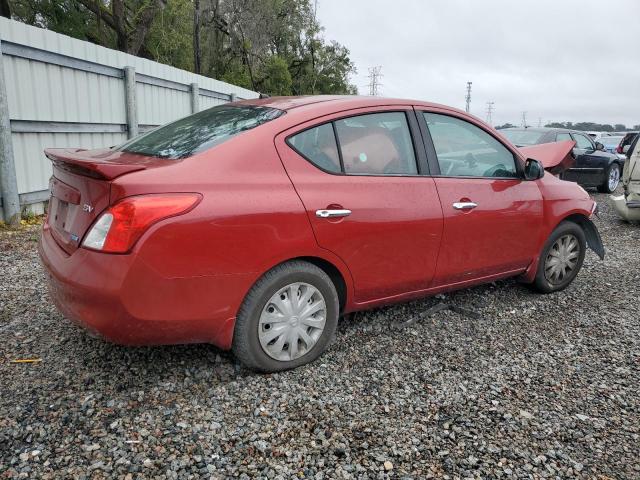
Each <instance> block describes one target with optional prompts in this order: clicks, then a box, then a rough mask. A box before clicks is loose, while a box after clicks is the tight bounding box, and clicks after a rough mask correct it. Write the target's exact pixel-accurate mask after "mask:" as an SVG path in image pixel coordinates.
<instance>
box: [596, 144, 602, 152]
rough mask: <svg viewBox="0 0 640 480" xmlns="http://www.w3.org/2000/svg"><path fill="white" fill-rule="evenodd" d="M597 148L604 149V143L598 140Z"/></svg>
mask: <svg viewBox="0 0 640 480" xmlns="http://www.w3.org/2000/svg"><path fill="white" fill-rule="evenodd" d="M596 150H600V151H601V152H603V151H604V145H603V144H602V143H600V142H596Z"/></svg>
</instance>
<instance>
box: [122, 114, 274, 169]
mask: <svg viewBox="0 0 640 480" xmlns="http://www.w3.org/2000/svg"><path fill="white" fill-rule="evenodd" d="M283 114H284V112H283V111H282V110H277V109H275V108H266V107H254V106H246V105H245V106H238V105H234V106H231V105H220V106H218V107H213V108H209V109H207V110H203V111H201V112H198V113H195V114H193V115H189V116H188V117H185V118H181V119H180V120H176V121H175V122H172V123H169V124H167V125H164V126H162V127H159V128H156V129H154V130H151V131H150V132H148V133H146V134H144V135H141V136H139V137H136V138H134V139H132V140H129V141H128V142H126V143H124V144H122V145H120V146H119V147H116V148H115V149H116V150H120V151H123V152H130V153H138V154H140V155H149V156H153V157H161V158H170V159H181V158H185V157H189V156H191V155H195V154H196V153H200V152H202V151H204V150H207V149H209V148H212V147H215V146H216V145H219V144H220V143H222V142H224V141H226V140H229V139H230V138H231V137H233V136H235V135H237V134H239V133H241V132H244V131H246V130H251V129H252V128H255V127H257V126H259V125H262V124H263V123H266V122H268V121H270V120H273V119H275V118H278V117H279V116H280V115H283Z"/></svg>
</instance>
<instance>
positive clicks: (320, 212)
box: [316, 209, 351, 218]
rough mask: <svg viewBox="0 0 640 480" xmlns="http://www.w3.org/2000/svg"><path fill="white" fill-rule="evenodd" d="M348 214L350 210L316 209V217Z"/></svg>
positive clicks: (344, 215)
mask: <svg viewBox="0 0 640 480" xmlns="http://www.w3.org/2000/svg"><path fill="white" fill-rule="evenodd" d="M349 215H351V210H345V209H341V210H316V217H319V218H334V217H348V216H349Z"/></svg>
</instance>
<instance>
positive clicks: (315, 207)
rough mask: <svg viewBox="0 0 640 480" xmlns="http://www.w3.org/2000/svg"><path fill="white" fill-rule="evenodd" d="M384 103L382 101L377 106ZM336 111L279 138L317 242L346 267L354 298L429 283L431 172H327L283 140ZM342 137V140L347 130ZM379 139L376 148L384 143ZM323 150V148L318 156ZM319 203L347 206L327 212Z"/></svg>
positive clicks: (437, 214)
mask: <svg viewBox="0 0 640 480" xmlns="http://www.w3.org/2000/svg"><path fill="white" fill-rule="evenodd" d="M381 110H384V108H382V109H376V111H381ZM396 110H397V107H396ZM410 113H411V112H410ZM340 116H341V117H345V116H348V113H342V114H341V115H340ZM337 117H338V116H337V115H334V116H332V117H325V118H324V119H321V120H316V121H314V122H309V123H308V124H306V125H301V126H299V127H296V129H292V130H290V131H288V132H285V133H283V134H281V135H279V136H278V137H277V138H276V148H277V150H278V153H279V154H280V158H281V159H282V162H283V164H284V166H285V169H286V171H287V173H288V175H289V177H290V178H291V180H292V182H293V185H294V187H295V188H296V191H297V192H298V195H299V196H300V199H301V200H302V203H303V204H304V207H305V209H306V211H307V215H308V218H309V222H310V223H311V226H312V227H313V231H314V234H315V236H316V240H317V242H318V244H319V245H320V246H321V247H323V248H326V249H327V250H330V251H332V252H333V253H334V254H336V255H338V256H339V257H340V258H341V259H342V260H343V261H344V262H345V263H346V265H347V266H348V267H349V270H350V272H351V274H352V276H353V281H354V289H355V294H354V296H355V298H354V300H355V302H356V303H363V302H368V301H372V300H376V299H382V298H385V297H389V296H393V295H398V294H402V293H408V292H412V291H416V290H422V289H426V288H428V287H429V286H430V285H431V282H432V280H433V277H434V274H435V269H436V261H437V255H438V249H439V247H440V240H441V236H442V210H441V207H440V201H439V199H438V195H437V191H436V187H435V182H434V180H433V178H430V177H421V176H417V175H415V176H411V175H407V176H400V175H388V176H386V175H343V174H332V173H328V172H326V171H322V170H320V169H319V168H317V167H316V166H314V165H312V163H311V162H310V161H308V160H306V159H305V158H304V157H303V156H302V155H301V154H299V153H298V152H296V151H295V150H294V149H293V148H291V146H289V145H288V144H287V143H286V139H287V137H289V136H291V135H292V134H294V133H297V132H300V131H303V130H304V129H305V128H309V127H312V126H318V125H320V124H322V123H326V122H327V121H329V120H334V119H335V118H337ZM375 134H376V135H379V134H381V132H375ZM341 140H345V136H344V135H343V136H341ZM376 141H377V143H376V145H378V147H376V148H378V149H379V146H380V145H383V142H382V141H381V140H380V139H376ZM299 143H300V142H299ZM352 145H355V143H353V144H352ZM296 148H298V146H297V147H296ZM304 148H305V149H306V148H307V147H306V146H305V147H304ZM362 148H366V147H362ZM385 148H387V147H385ZM388 148H389V149H391V148H392V147H391V146H389V147H388ZM309 149H311V148H310V147H309ZM317 150H318V149H317ZM326 151H327V149H326V148H325V151H324V152H323V153H322V155H323V156H326ZM363 153H364V152H363ZM320 155H321V154H318V157H319V158H320ZM366 156H368V159H367V160H366V161H367V162H371V165H375V163H376V162H377V160H375V159H373V158H372V154H371V153H369V152H367V155H366ZM362 158H363V159H364V158H365V156H363V157H362ZM391 160H393V159H391ZM342 161H343V162H345V161H348V159H342ZM324 210H344V211H346V210H349V211H350V213H348V214H345V215H344V216H337V217H331V216H327V214H326V213H325V212H322V211H324ZM317 211H320V212H318V213H316V212H317ZM342 213H343V214H344V213H345V212H342Z"/></svg>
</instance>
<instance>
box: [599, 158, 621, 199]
mask: <svg viewBox="0 0 640 480" xmlns="http://www.w3.org/2000/svg"><path fill="white" fill-rule="evenodd" d="M614 169H615V170H617V171H618V183H617V184H616V185H615V188H610V187H609V177H610V176H611V173H612V170H614ZM621 178H622V169H621V168H620V165H618V164H617V163H612V164H611V165H609V168H607V171H606V174H605V176H604V180H603V183H602V185H600V186H599V187H598V191H599V192H600V193H613V192H615V190H616V188H618V185H619V184H620V179H621Z"/></svg>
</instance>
